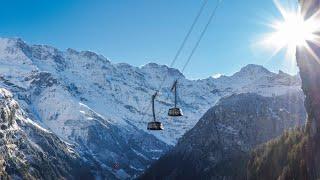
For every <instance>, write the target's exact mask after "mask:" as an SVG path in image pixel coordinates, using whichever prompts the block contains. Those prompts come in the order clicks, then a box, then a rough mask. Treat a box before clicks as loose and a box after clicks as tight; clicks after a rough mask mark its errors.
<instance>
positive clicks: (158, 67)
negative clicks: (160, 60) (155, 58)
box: [141, 63, 184, 77]
mask: <svg viewBox="0 0 320 180" xmlns="http://www.w3.org/2000/svg"><path fill="white" fill-rule="evenodd" d="M141 69H144V70H153V71H159V72H162V73H169V74H170V75H172V76H178V77H180V76H181V77H184V75H183V74H182V73H181V72H180V71H179V70H178V69H175V68H171V67H168V66H167V65H160V64H157V63H148V64H146V65H144V66H142V68H141Z"/></svg>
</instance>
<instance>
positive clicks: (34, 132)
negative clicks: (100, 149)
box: [0, 88, 113, 179]
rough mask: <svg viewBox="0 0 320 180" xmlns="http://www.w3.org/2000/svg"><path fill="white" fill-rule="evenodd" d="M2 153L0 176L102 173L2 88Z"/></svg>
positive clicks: (91, 175) (28, 177) (15, 177)
mask: <svg viewBox="0 0 320 180" xmlns="http://www.w3.org/2000/svg"><path fill="white" fill-rule="evenodd" d="M0 152H1V153H0V179H19V178H21V179H54V178H58V179H62V178H67V179H78V178H80V177H84V178H88V179H90V178H93V177H94V173H101V172H99V171H97V170H98V169H96V168H95V167H94V166H92V167H89V166H87V165H86V164H85V161H84V160H83V159H81V158H80V156H79V154H78V153H76V152H75V151H74V149H73V148H72V147H71V146H70V145H68V144H66V143H65V142H63V141H61V140H60V139H59V138H58V137H57V136H56V135H54V134H52V133H50V132H48V131H47V130H45V129H43V128H42V127H40V126H39V125H37V124H36V123H35V122H33V121H32V120H30V119H29V118H27V117H26V116H25V114H24V113H23V111H22V110H21V109H20V107H19V105H18V103H17V102H16V101H15V100H13V99H12V94H11V93H10V92H9V91H7V90H5V89H1V88H0ZM96 175H98V174H96ZM100 177H108V174H100ZM109 177H113V176H111V174H109Z"/></svg>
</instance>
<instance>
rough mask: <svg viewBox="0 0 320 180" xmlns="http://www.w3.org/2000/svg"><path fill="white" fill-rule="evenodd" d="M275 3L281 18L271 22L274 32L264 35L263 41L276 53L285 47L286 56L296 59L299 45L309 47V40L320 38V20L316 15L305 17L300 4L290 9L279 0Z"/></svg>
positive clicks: (313, 40)
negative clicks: (319, 34)
mask: <svg viewBox="0 0 320 180" xmlns="http://www.w3.org/2000/svg"><path fill="white" fill-rule="evenodd" d="M274 3H275V5H276V7H277V9H278V10H279V12H280V13H281V18H280V19H277V20H274V21H273V22H272V23H270V24H269V26H270V27H271V28H272V32H270V33H268V34H267V35H265V36H264V38H263V41H262V43H263V44H264V45H265V46H268V47H271V48H272V49H274V52H273V53H274V54H277V53H278V52H279V51H281V50H283V49H285V50H286V56H287V57H288V58H290V59H295V58H294V57H295V54H296V49H297V47H299V46H302V47H307V46H308V42H316V41H318V40H319V37H318V36H317V35H316V32H317V31H318V30H319V27H320V26H319V21H316V18H315V16H311V17H310V18H308V19H305V18H304V16H303V14H302V12H301V9H300V8H299V6H296V8H291V9H290V8H286V7H284V6H283V5H281V3H280V2H279V1H277V0H274ZM316 43H319V42H316Z"/></svg>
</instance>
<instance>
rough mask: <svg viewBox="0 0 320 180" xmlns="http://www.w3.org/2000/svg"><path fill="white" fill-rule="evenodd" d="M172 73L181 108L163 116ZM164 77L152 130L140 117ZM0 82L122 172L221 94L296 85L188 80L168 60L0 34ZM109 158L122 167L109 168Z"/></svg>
mask: <svg viewBox="0 0 320 180" xmlns="http://www.w3.org/2000/svg"><path fill="white" fill-rule="evenodd" d="M251 68H253V69H258V70H259V69H260V70H261V69H263V68H262V67H259V66H253V67H252V65H251ZM251 68H250V66H248V67H247V68H244V69H245V70H246V69H247V70H248V69H249V70H250V69H251ZM260 70H259V71H256V70H253V71H252V72H255V73H257V72H260ZM240 72H241V71H240ZM262 72H265V71H262ZM235 74H236V73H235ZM244 74H245V73H244ZM166 75H167V77H168V78H167V79H165V81H163V77H164V76H166ZM176 79H179V85H178V95H179V98H178V99H179V102H178V106H180V107H181V108H182V109H183V111H184V114H185V115H184V116H183V117H181V118H168V117H167V110H168V109H169V108H170V107H172V106H173V105H174V103H173V94H172V92H171V90H170V88H171V86H172V83H173V82H174V80H176ZM162 81H163V84H162V88H161V89H160V96H159V97H158V98H157V99H156V117H157V120H159V121H162V122H163V124H164V126H165V131H162V132H150V131H147V129H146V124H147V123H148V122H149V121H151V120H152V115H151V111H150V102H151V95H152V94H153V93H154V92H155V90H157V89H158V88H159V86H160V84H161V83H162ZM0 86H1V87H4V88H6V89H8V90H10V91H11V92H12V93H13V95H14V97H16V99H17V101H18V102H19V104H20V105H21V107H22V109H24V110H25V111H26V112H27V113H28V115H29V116H30V117H31V118H32V119H33V120H35V121H36V122H38V123H39V124H41V125H42V126H43V127H45V128H47V129H49V130H50V131H52V132H53V133H55V134H56V135H57V136H59V137H60V138H62V139H63V140H64V141H67V142H70V143H74V144H76V145H77V147H78V149H77V150H78V151H79V152H84V153H85V154H89V156H90V157H88V158H90V159H93V160H94V161H98V160H99V161H98V162H99V163H100V164H101V165H102V166H103V167H105V170H107V171H109V172H111V173H112V174H114V175H115V176H117V177H122V178H125V177H132V176H135V175H137V174H139V173H141V172H142V170H143V169H145V168H146V167H147V166H148V165H149V164H150V163H151V162H153V161H154V160H156V159H158V158H159V157H160V156H161V155H162V154H164V153H165V152H166V151H167V150H169V149H170V148H171V147H172V146H173V145H174V144H176V142H177V140H178V139H179V138H180V137H181V136H182V135H183V134H184V133H185V132H186V131H187V130H189V129H191V128H192V127H193V126H194V125H195V124H196V123H197V121H198V119H199V117H201V116H202V115H203V114H204V113H205V112H206V111H207V110H208V109H209V108H211V107H212V106H214V105H215V104H216V102H218V101H219V99H221V98H223V97H227V96H230V95H232V94H240V93H257V94H260V95H263V96H267V97H272V96H273V95H283V94H292V93H297V92H300V91H301V89H300V81H299V79H298V78H296V77H293V76H290V75H286V74H281V75H278V74H276V73H271V74H268V73H267V75H266V74H265V73H261V74H259V76H258V75H256V76H255V75H251V76H250V77H249V76H242V77H240V76H236V75H233V76H222V77H220V78H218V79H213V78H211V77H209V78H206V79H202V80H189V79H187V78H186V77H185V76H184V75H183V74H181V72H179V71H178V70H177V69H174V68H169V67H168V66H166V65H158V64H155V63H149V64H147V65H145V66H142V67H135V66H131V65H129V64H127V63H112V62H111V61H110V60H108V59H107V58H105V57H103V56H101V55H97V54H95V53H93V52H90V51H81V52H77V51H75V50H71V49H67V50H66V51H60V50H58V49H56V48H53V47H51V46H46V45H28V44H27V43H25V42H24V41H22V40H21V39H20V40H14V39H6V38H2V39H0ZM96 130H99V132H101V134H98V133H96ZM96 140H98V141H96ZM120 142H121V143H120ZM111 144H112V145H113V147H116V148H113V147H112V148H111V147H110V145H111ZM99 146H104V147H105V149H101V148H99ZM105 154H108V155H107V156H106V155H105ZM93 155H94V156H93ZM141 155H142V156H141ZM115 163H116V164H121V166H120V167H121V168H120V169H117V170H114V169H113V165H114V164H115Z"/></svg>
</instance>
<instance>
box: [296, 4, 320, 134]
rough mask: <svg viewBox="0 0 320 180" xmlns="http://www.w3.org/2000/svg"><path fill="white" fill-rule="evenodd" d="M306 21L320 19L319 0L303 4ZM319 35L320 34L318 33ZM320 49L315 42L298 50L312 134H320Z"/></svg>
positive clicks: (298, 60)
mask: <svg viewBox="0 0 320 180" xmlns="http://www.w3.org/2000/svg"><path fill="white" fill-rule="evenodd" d="M301 6H302V11H303V14H304V15H305V19H308V18H310V17H312V18H315V19H316V20H317V21H318V20H319V19H320V16H319V13H318V11H319V9H320V1H319V0H310V1H302V2H301ZM319 31H320V30H319ZM318 33H319V32H318ZM319 57H320V48H319V44H317V43H315V42H308V47H298V48H297V63H298V66H299V70H300V76H301V80H302V89H303V92H304V94H305V95H306V102H305V106H306V109H307V112H308V131H309V132H310V133H311V134H316V133H319V132H320V93H319V92H320V60H319Z"/></svg>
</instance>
